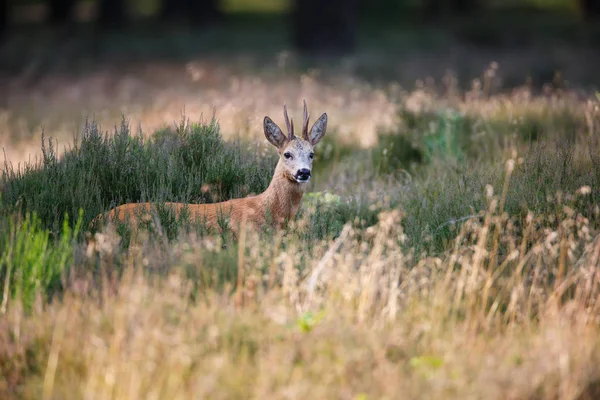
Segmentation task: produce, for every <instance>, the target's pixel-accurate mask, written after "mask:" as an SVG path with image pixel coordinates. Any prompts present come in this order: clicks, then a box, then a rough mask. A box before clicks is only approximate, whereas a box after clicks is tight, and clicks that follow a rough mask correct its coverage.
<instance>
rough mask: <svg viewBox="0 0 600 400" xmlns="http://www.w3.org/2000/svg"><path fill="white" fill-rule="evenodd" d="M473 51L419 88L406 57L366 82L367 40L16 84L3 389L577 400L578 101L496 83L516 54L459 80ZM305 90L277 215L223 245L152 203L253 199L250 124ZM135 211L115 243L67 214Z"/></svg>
mask: <svg viewBox="0 0 600 400" xmlns="http://www.w3.org/2000/svg"><path fill="white" fill-rule="evenodd" d="M208 35H209V36H210V33H209V34H208ZM258 36H260V35H258ZM223 40H227V38H224V39H223ZM258 42H260V40H258ZM9 46H10V44H9ZM121 46H124V47H125V48H126V49H125V50H124V51H131V50H132V48H130V47H127V46H128V45H127V43H125V44H121ZM17 47H18V46H17V45H14V48H15V49H16V48H17ZM367 47H368V46H367ZM41 48H42V46H40V49H38V50H39V51H42V50H41ZM9 50H10V48H9ZM62 50H63V51H64V52H65V54H66V53H68V52H69V51H71V50H69V47H63V48H62ZM104 50H105V51H107V52H109V51H110V49H104ZM113 50H114V49H113ZM15 51H16V50H15ZM23 51H31V52H32V54H33V53H35V51H37V50H36V49H33V50H32V49H27V50H23ZM43 51H48V50H43ZM43 51H42V53H39V57H40V59H42V60H44V57H47V56H48V55H47V54H46V55H45V53H43ZM73 51H75V50H73ZM119 51H122V50H119ZM140 51H141V52H143V51H145V50H140ZM265 51H269V50H265ZM462 51H464V48H461V49H459V50H457V52H458V53H459V54H460V53H461V52H462ZM540 51H541V50H540ZM571 51H573V52H575V53H577V52H578V51H580V50H577V49H572V50H571ZM581 51H583V50H581ZM517 53H518V52H517ZM15 54H16V53H15ZM486 54H487V53H485V52H483V53H480V54H478V55H475V56H472V58H470V59H469V62H468V65H469V69H468V70H466V71H465V70H462V71H459V72H460V74H461V76H457V75H456V74H453V73H451V72H445V71H441V70H436V68H438V67H437V65H438V64H443V63H441V62H439V63H436V62H435V61H432V60H431V59H426V61H425V63H427V64H431V65H433V67H432V68H433V69H434V71H433V72H432V74H434V75H435V74H436V73H438V75H440V76H439V78H438V79H437V80H433V79H427V76H421V77H420V78H422V79H421V80H417V81H416V83H415V81H414V80H412V79H413V76H414V75H417V74H419V73H422V72H423V70H422V69H421V68H419V65H417V64H415V65H412V66H411V65H409V64H407V63H410V62H412V61H410V60H409V57H405V58H406V60H405V61H404V64H398V66H396V68H397V69H398V70H402V71H403V73H405V74H407V76H405V77H404V78H405V80H411V81H412V84H411V85H410V87H407V85H400V84H399V83H398V82H394V81H392V80H390V79H386V80H385V82H377V81H374V80H369V79H368V75H369V71H371V72H372V71H375V70H378V69H379V68H380V67H382V66H383V65H384V64H385V65H387V64H386V63H385V62H384V60H383V58H382V59H379V60H378V58H377V57H371V56H370V53H367V54H359V55H358V56H357V57H356V58H348V59H345V60H342V61H341V62H340V63H339V64H336V65H334V66H333V67H332V66H329V67H323V68H322V69H318V68H305V67H304V66H303V61H302V60H299V59H296V58H295V57H294V55H293V54H292V53H288V52H283V53H277V55H276V56H273V57H271V58H268V59H267V58H266V57H265V56H248V55H243V54H242V55H238V56H237V58H235V60H234V61H232V59H231V58H223V57H225V56H223V55H215V56H214V57H213V58H212V59H210V58H204V59H202V60H198V61H186V62H181V61H178V62H171V63H167V62H164V63H162V64H160V63H155V64H149V63H147V64H144V63H141V64H140V65H134V66H130V67H129V68H130V69H126V68H122V69H119V70H116V69H115V70H111V69H110V67H109V66H106V65H101V66H99V67H98V68H96V69H94V70H93V72H86V73H83V72H82V73H72V74H71V75H69V76H67V75H65V74H61V73H60V71H61V66H60V65H57V66H55V67H56V71H54V72H51V73H48V74H47V75H42V76H41V77H38V76H37V75H36V74H37V72H36V68H39V67H35V66H34V67H32V69H31V70H30V75H27V74H26V73H24V74H23V75H21V76H19V77H18V78H15V79H13V80H12V81H11V82H12V84H13V85H14V86H12V87H11V86H7V91H8V95H7V98H8V99H9V100H10V101H9V107H6V108H5V110H4V111H3V112H2V114H1V115H0V128H1V129H2V130H3V131H4V132H9V133H10V135H9V136H4V138H3V139H4V143H2V145H3V146H4V147H5V148H6V149H8V150H6V153H5V154H7V155H8V156H7V160H6V162H5V163H4V164H3V167H2V175H1V180H0V397H1V398H11V399H12V398H15V399H109V398H110V399H138V398H160V399H162V398H168V399H179V398H215V399H220V398H227V399H231V398H261V399H270V398H277V399H279V398H307V397H313V398H327V399H334V398H340V399H356V400H358V399H361V400H365V399H384V398H388V399H392V398H402V399H412V398H415V399H422V398H443V399H454V398H456V399H464V398H477V399H480V398H481V399H483V398H485V399H577V400H583V399H593V398H597V397H598V396H600V367H599V365H600V325H599V323H600V319H599V318H600V308H599V307H600V303H599V296H600V274H599V273H598V264H599V258H600V236H598V234H599V232H600V205H599V198H600V140H599V136H598V135H599V133H600V95H599V94H598V93H597V92H595V91H594V90H593V89H590V88H589V87H588V88H586V87H583V88H582V86H581V85H571V86H570V85H569V84H567V83H566V82H564V81H561V79H560V77H557V76H554V77H551V78H550V79H549V80H548V82H547V83H546V84H544V85H537V84H535V82H531V81H527V79H526V75H527V74H526V73H525V72H523V73H522V74H521V76H522V82H523V83H522V84H518V85H511V84H509V83H507V81H508V80H510V79H513V81H514V79H520V78H515V76H519V74H520V73H521V72H520V71H527V70H528V68H530V67H531V65H529V66H526V65H525V64H526V63H527V62H528V61H527V60H525V61H523V60H521V61H519V62H515V63H511V62H507V63H506V64H507V65H508V68H509V71H505V70H504V69H503V66H504V65H505V63H504V62H503V61H505V60H506V61H510V60H516V58H517V57H516V56H515V55H514V53H511V54H508V53H506V54H504V56H503V55H502V52H499V55H498V58H496V59H500V60H501V61H500V62H499V63H496V62H492V63H489V62H486V63H485V64H484V68H482V69H481V70H480V71H479V72H476V73H473V72H472V69H471V68H475V67H472V65H481V63H479V61H480V60H482V59H485V57H486ZM569 54H570V55H571V56H573V53H569ZM563 56H564V60H563V61H564V63H563V64H562V65H563V66H564V67H565V70H566V71H567V72H569V71H570V72H573V71H575V72H577V71H579V69H580V68H584V67H583V66H582V65H580V63H578V62H577V59H578V58H577V57H569V56H568V55H567V54H566V53H565V54H564V55H563ZM253 57H254V58H253ZM265 59H267V61H265ZM438 61H439V60H438ZM446 61H447V60H446ZM488 61H489V60H488ZM537 61H539V60H537ZM398 62H399V63H401V61H398ZM539 62H540V64H543V60H542V61H539ZM465 63H467V62H466V61H465ZM478 63H479V64H478ZM326 64H330V63H329V62H328V61H327V60H325V62H324V65H326ZM540 64H536V65H540ZM71 67H72V66H71ZM388 67H389V68H392V67H390V66H389V65H388ZM534 67H535V65H534ZM534 67H531V68H533V69H535V68H534ZM511 68H512V69H511ZM31 71H33V72H31ZM430 72H431V71H430ZM507 74H508V77H507ZM465 75H467V76H466V77H465ZM572 75H575V76H578V74H577V73H575V74H572ZM542 76H544V74H543V73H542ZM579 76H584V74H582V75H579ZM175 77H176V78H175ZM24 82H26V83H24ZM32 82H33V83H32ZM27 85H29V86H28V87H26V86H27ZM21 93H27V95H26V96H25V95H21ZM302 98H306V99H307V102H308V105H309V110H310V111H311V113H312V115H319V114H320V113H322V112H327V113H328V115H329V129H328V133H327V135H326V136H325V138H324V139H323V141H322V142H321V143H319V144H318V145H317V147H316V149H315V153H316V157H315V162H314V177H313V180H312V181H311V183H310V185H309V189H308V190H307V193H306V194H305V196H304V198H303V200H302V205H301V209H300V212H299V215H298V216H297V218H295V220H293V221H291V222H290V224H289V225H288V226H287V227H286V229H284V230H283V231H275V230H269V229H266V230H260V231H254V230H249V231H247V232H245V233H244V235H241V236H240V237H239V238H237V239H235V238H233V237H232V236H231V235H229V234H228V232H227V231H225V232H223V233H215V232H210V231H207V230H206V229H204V227H203V226H202V224H197V223H194V222H193V221H192V222H189V221H185V220H180V219H177V218H174V217H173V215H171V214H170V213H169V212H168V210H166V209H164V208H161V206H160V205H161V203H162V202H165V201H179V202H189V203H198V202H215V201H222V200H226V199H229V198H232V197H242V196H247V195H249V194H252V193H259V192H261V191H263V190H264V189H265V188H266V187H267V185H268V183H269V180H270V178H271V176H272V172H273V169H274V166H275V163H276V161H277V155H276V152H275V150H274V148H272V147H271V146H270V145H269V144H268V143H267V141H266V139H265V138H264V135H263V133H262V123H261V122H262V118H263V117H264V115H269V116H270V117H272V118H273V119H274V120H275V121H276V122H278V123H279V124H280V126H282V121H283V118H282V106H283V103H284V102H287V104H288V107H289V108H290V112H291V114H292V116H293V117H294V119H296V120H299V119H300V112H301V99H302ZM42 128H43V129H42ZM42 131H43V135H42ZM40 143H41V144H40ZM30 154H33V155H32V156H30ZM138 201H151V202H155V203H156V204H157V206H158V207H157V210H158V212H157V213H156V215H154V216H153V218H152V219H151V220H150V221H146V224H145V227H144V228H145V229H142V230H140V232H138V233H137V234H135V235H134V234H132V230H131V229H129V227H128V226H125V225H117V226H111V225H101V226H90V223H91V222H92V220H93V218H94V217H95V216H97V215H98V214H99V213H102V212H105V211H107V210H108V209H110V208H111V207H113V206H115V205H118V204H122V203H126V202H138Z"/></svg>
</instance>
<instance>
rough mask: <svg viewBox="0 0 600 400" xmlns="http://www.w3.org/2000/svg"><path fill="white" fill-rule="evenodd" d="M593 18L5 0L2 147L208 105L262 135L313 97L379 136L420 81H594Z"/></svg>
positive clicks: (530, 8) (266, 0) (567, 84)
mask: <svg viewBox="0 0 600 400" xmlns="http://www.w3.org/2000/svg"><path fill="white" fill-rule="evenodd" d="M599 17H600V0H368V1H367V0H195V1H194V0H162V1H161V0H97V1H92V0H47V1H41V0H0V35H1V39H0V40H1V44H0V88H1V92H0V146H1V147H3V148H4V150H5V153H6V157H7V158H8V159H9V160H10V161H13V162H18V161H22V160H26V159H28V158H30V157H34V156H35V155H37V154H38V153H39V152H38V149H39V145H40V137H41V132H42V130H44V131H45V133H46V135H47V136H52V137H54V138H57V139H58V142H59V146H64V145H68V144H69V143H70V141H71V140H72V137H73V134H74V133H75V132H77V131H78V130H79V129H80V128H81V126H82V124H83V123H84V122H85V120H86V119H87V118H90V119H92V118H93V119H96V120H98V121H99V122H100V123H101V124H102V126H103V128H105V129H106V130H110V129H111V127H112V126H114V125H115V124H117V123H119V121H120V118H121V116H122V115H123V116H125V117H126V118H128V119H129V121H130V123H131V124H132V125H133V126H136V127H137V126H141V129H142V131H145V132H152V131H154V130H156V129H158V128H160V127H162V126H164V125H165V124H167V125H171V124H173V122H174V121H179V120H180V119H181V115H182V114H185V115H186V116H187V117H189V118H190V119H191V120H195V121H198V120H200V119H202V118H205V119H206V118H210V117H211V116H212V115H213V114H214V115H216V117H217V119H218V120H219V122H220V124H221V128H222V132H223V135H224V136H226V137H245V138H248V139H251V140H261V141H262V140H263V136H262V132H261V122H260V121H261V120H262V118H263V116H264V115H265V114H268V115H271V116H272V117H274V118H275V119H276V120H279V118H280V117H281V107H282V105H283V102H287V103H288V106H289V107H290V108H291V111H292V113H294V115H299V113H300V111H301V99H302V98H303V97H305V98H306V99H307V101H308V104H309V108H310V110H311V112H312V114H318V113H321V112H324V111H327V112H328V113H329V114H330V120H331V125H332V129H333V130H334V132H335V134H336V140H339V141H350V142H352V143H360V144H361V145H363V146H370V145H372V144H373V143H374V141H376V140H377V135H376V133H377V131H379V130H382V129H391V128H393V127H395V126H396V125H397V124H398V123H399V121H398V118H399V116H398V112H397V110H398V107H397V105H398V103H399V102H404V103H406V101H413V102H415V101H418V99H416V100H415V98H414V97H415V96H412V97H411V96H409V95H410V94H411V93H412V94H414V93H415V92H414V91H415V90H418V89H422V88H425V87H427V88H430V89H431V90H443V91H444V93H446V94H447V95H448V96H449V97H448V98H451V97H452V96H453V95H455V96H464V93H465V92H466V91H468V90H469V89H471V88H472V87H473V85H482V84H484V85H486V90H487V91H488V92H489V93H488V94H492V93H506V92H510V91H514V90H516V89H518V88H522V87H523V86H526V87H527V88H528V90H530V91H531V92H532V93H543V92H544V90H545V89H547V88H548V86H551V87H552V88H553V89H561V90H566V89H568V90H570V91H572V92H573V93H581V94H582V95H585V94H586V93H588V94H589V93H593V91H594V90H596V89H597V87H598V86H599V84H600V74H599V73H598V67H600V62H599V61H600V24H599V23H598V22H599ZM482 82H483V83H482ZM408 105H409V106H410V103H409V104H408ZM297 118H299V117H297Z"/></svg>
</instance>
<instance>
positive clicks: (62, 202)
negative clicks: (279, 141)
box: [0, 119, 275, 232]
mask: <svg viewBox="0 0 600 400" xmlns="http://www.w3.org/2000/svg"><path fill="white" fill-rule="evenodd" d="M42 150H43V158H42V159H41V160H39V161H37V162H34V163H28V164H25V165H24V168H22V169H20V170H19V169H16V168H13V166H12V165H10V164H7V165H5V168H4V171H3V173H2V180H1V184H0V186H3V188H4V189H3V200H4V204H5V206H4V209H5V211H9V212H11V211H15V210H17V208H16V205H17V204H19V206H20V209H19V210H23V211H24V212H35V213H36V214H37V216H38V217H39V219H40V221H41V224H42V226H43V227H45V228H49V229H50V230H51V231H52V232H58V231H59V230H60V229H61V226H62V217H63V215H64V214H65V213H68V214H69V215H76V214H77V212H78V210H79V209H83V221H82V223H83V224H84V226H85V227H87V226H88V224H89V223H90V221H91V220H92V219H93V218H94V217H96V216H97V215H98V214H100V213H102V212H106V211H107V210H109V209H110V208H112V207H114V206H116V205H119V204H123V203H129V202H140V201H142V202H144V201H150V202H164V201H175V202H190V203H204V202H216V201H222V200H225V199H229V198H233V197H243V196H246V195H249V194H251V193H260V192H262V191H263V190H264V189H265V188H266V187H267V185H268V183H269V181H270V179H271V175H272V172H273V168H274V164H275V162H274V158H273V157H272V156H268V157H261V156H259V154H258V152H257V151H253V152H250V151H247V150H245V149H244V144H243V143H241V142H239V141H238V142H231V143H225V142H224V141H223V140H222V137H221V134H220V132H219V127H218V125H217V124H216V122H214V121H212V122H210V123H208V124H205V123H191V124H190V123H186V122H185V121H184V122H182V123H181V125H180V126H178V127H176V129H167V128H165V129H163V130H160V131H158V132H156V133H155V134H154V135H153V136H151V137H150V138H144V136H142V134H141V132H140V133H139V134H137V135H132V134H131V132H130V129H129V125H128V123H127V121H126V120H125V119H123V121H122V123H121V125H120V126H119V127H117V128H115V131H114V134H113V135H109V134H108V133H103V132H102V131H101V130H100V127H99V125H98V124H97V123H95V122H93V121H92V122H86V124H85V126H84V128H83V130H82V132H81V135H80V136H78V137H76V138H75V143H74V145H73V146H72V147H71V148H70V149H68V150H67V151H66V153H65V154H64V156H63V157H62V158H61V159H59V157H58V155H57V152H56V149H55V148H54V145H53V142H52V140H51V139H50V140H48V141H46V140H45V138H44V137H42ZM71 224H73V221H72V222H71Z"/></svg>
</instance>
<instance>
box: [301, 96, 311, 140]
mask: <svg viewBox="0 0 600 400" xmlns="http://www.w3.org/2000/svg"><path fill="white" fill-rule="evenodd" d="M302 101H303V102H304V124H302V137H303V138H304V140H308V120H309V118H310V115H309V114H308V108H306V99H302Z"/></svg>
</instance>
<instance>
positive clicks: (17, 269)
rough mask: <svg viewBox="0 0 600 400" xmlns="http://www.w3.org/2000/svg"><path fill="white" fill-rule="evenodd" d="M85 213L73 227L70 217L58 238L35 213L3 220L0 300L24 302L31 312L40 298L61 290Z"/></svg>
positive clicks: (66, 218) (66, 219)
mask: <svg viewBox="0 0 600 400" xmlns="http://www.w3.org/2000/svg"><path fill="white" fill-rule="evenodd" d="M81 216H82V213H80V214H79V218H78V219H77V220H76V221H75V226H74V228H71V227H70V224H69V219H68V216H65V218H64V220H63V226H62V229H61V230H60V232H59V234H58V237H57V238H54V237H53V236H54V235H52V234H51V232H50V231H49V230H48V229H45V228H44V227H43V226H42V223H41V221H40V219H39V218H38V217H37V215H36V214H35V213H33V214H30V213H26V214H25V217H24V218H21V217H20V216H12V217H10V218H2V219H1V220H0V228H1V229H0V232H2V233H0V281H1V282H2V286H1V287H0V298H1V299H2V308H4V307H6V302H7V301H8V299H9V298H17V299H19V300H21V301H22V303H23V305H24V307H25V308H26V310H31V307H32V306H33V304H34V301H35V299H36V296H38V295H41V296H43V297H44V298H47V297H49V296H50V295H52V294H53V293H55V292H56V291H57V290H59V289H60V288H61V278H63V277H64V273H65V271H66V270H67V269H68V268H69V267H70V265H71V263H72V260H73V253H74V248H75V247H74V246H75V244H76V241H75V238H76V237H77V235H78V233H79V232H80V229H81V221H82V218H81Z"/></svg>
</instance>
